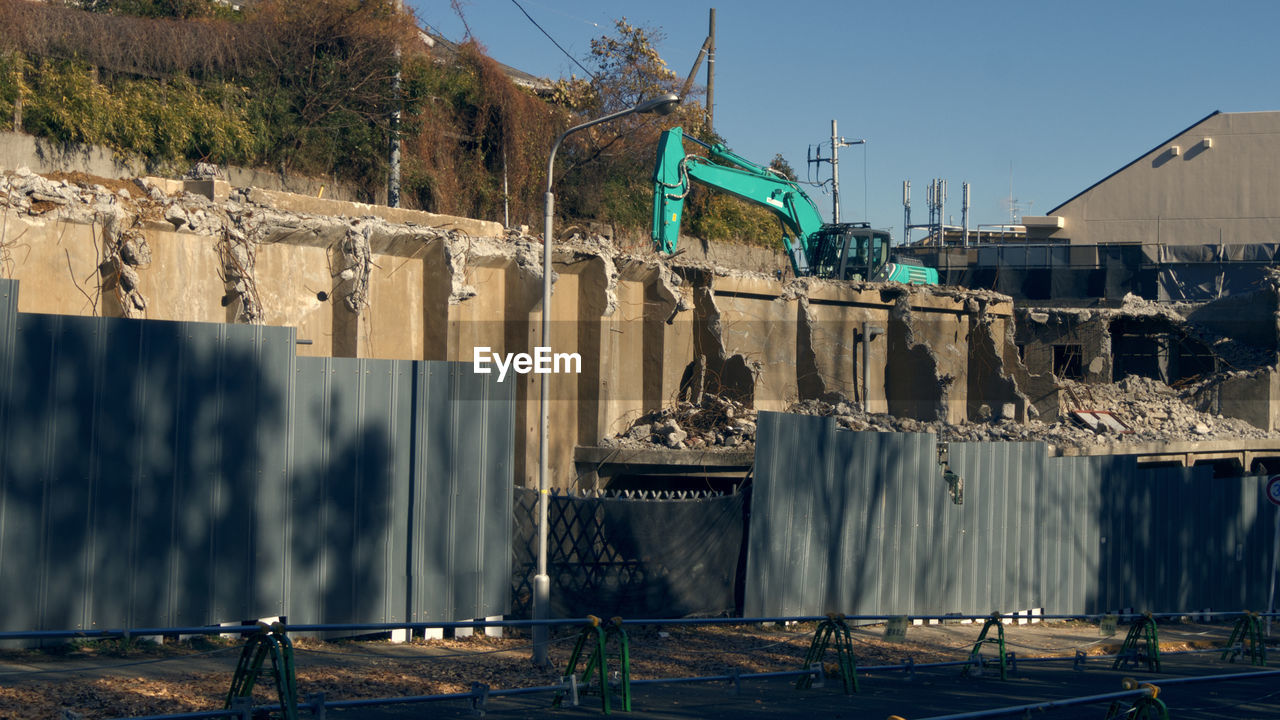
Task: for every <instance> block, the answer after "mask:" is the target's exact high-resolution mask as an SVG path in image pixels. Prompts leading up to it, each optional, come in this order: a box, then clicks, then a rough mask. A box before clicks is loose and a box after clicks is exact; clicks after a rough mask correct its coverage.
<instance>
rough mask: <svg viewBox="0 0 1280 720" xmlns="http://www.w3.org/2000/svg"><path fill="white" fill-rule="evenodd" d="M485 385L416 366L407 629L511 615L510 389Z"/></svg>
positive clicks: (448, 369) (455, 372)
mask: <svg viewBox="0 0 1280 720" xmlns="http://www.w3.org/2000/svg"><path fill="white" fill-rule="evenodd" d="M489 377H491V376H489ZM489 377H485V378H481V377H480V376H478V375H475V374H474V373H471V372H468V371H463V370H459V369H458V368H457V366H450V365H448V364H446V363H418V364H417V368H416V372H415V389H414V392H415V396H416V397H417V398H418V400H417V404H418V408H419V410H418V412H417V414H416V416H415V417H416V419H415V433H416V436H417V438H418V440H417V442H415V447H417V448H419V449H420V450H421V452H420V454H419V455H418V456H417V457H416V458H415V459H414V463H415V467H416V468H417V469H416V471H415V484H414V487H413V495H412V499H411V503H412V505H413V507H414V513H413V516H412V518H413V523H414V524H413V526H412V527H411V528H410V534H411V538H412V540H411V543H412V544H411V547H412V548H413V550H414V554H413V556H412V558H411V561H410V563H409V567H410V573H411V577H410V578H409V582H410V585H411V587H412V590H413V592H412V606H411V608H410V615H411V619H412V620H416V621H422V622H425V621H430V620H461V619H468V618H473V617H487V616H491V615H502V614H505V613H507V612H509V611H510V608H511V592H510V587H511V513H512V496H513V488H514V475H513V473H514V466H513V464H512V463H513V458H514V437H515V384H514V383H501V384H500V383H495V382H493V381H491V380H489Z"/></svg>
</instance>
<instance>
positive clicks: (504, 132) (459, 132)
mask: <svg viewBox="0 0 1280 720" xmlns="http://www.w3.org/2000/svg"><path fill="white" fill-rule="evenodd" d="M422 70H423V71H424V72H425V74H424V76H423V77H422V78H420V82H421V83H422V88H421V92H422V94H424V95H425V96H426V98H427V99H426V100H425V101H424V103H423V105H422V107H421V110H420V113H419V115H418V117H417V119H416V127H415V128H413V133H412V135H411V137H410V138H409V140H408V147H409V152H408V153H407V156H406V172H405V189H406V195H408V196H411V197H412V198H413V200H414V202H415V203H416V204H417V205H418V206H419V207H421V208H423V209H426V210H432V211H435V212H445V213H453V214H459V215H467V216H470V217H479V218H486V219H496V220H501V219H502V200H503V197H502V176H503V170H504V167H505V170H506V175H507V184H508V196H509V204H510V212H511V221H512V223H513V224H520V223H527V224H533V223H534V222H535V220H536V218H538V217H540V214H541V208H542V203H541V198H542V191H543V183H544V182H545V170H544V168H545V167H546V162H547V154H548V153H549V152H550V150H551V143H552V142H554V140H555V137H556V135H557V134H558V133H559V132H560V131H561V130H562V129H563V128H564V127H565V126H566V122H567V118H568V115H567V113H565V112H564V111H563V110H560V109H557V108H555V107H554V106H551V105H549V104H547V103H545V102H543V101H542V100H540V99H539V98H537V97H536V96H534V95H533V94H531V93H530V92H529V91H527V90H524V89H522V88H520V87H518V86H516V85H515V84H514V83H513V82H511V80H510V79H509V78H507V76H506V75H505V74H504V73H503V72H502V69H501V68H500V67H499V66H498V64H497V63H496V62H495V61H494V60H493V59H491V58H489V57H488V56H486V55H485V54H484V53H483V52H482V51H481V50H480V48H479V47H478V46H477V45H476V44H475V43H468V44H466V45H463V46H462V47H461V48H460V52H459V54H458V57H457V64H456V65H453V66H446V65H443V64H440V65H435V64H433V65H432V66H430V67H427V68H423V69H422Z"/></svg>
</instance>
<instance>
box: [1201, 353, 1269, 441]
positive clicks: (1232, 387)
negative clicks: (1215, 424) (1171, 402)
mask: <svg viewBox="0 0 1280 720" xmlns="http://www.w3.org/2000/svg"><path fill="white" fill-rule="evenodd" d="M1191 404H1192V406H1193V407H1194V408H1195V409H1197V410H1199V411H1200V412H1205V413H1211V414H1216V415H1222V416H1225V417H1232V418H1239V419H1241V420H1244V421H1245V422H1247V423H1249V424H1250V425H1253V426H1254V427H1256V428H1260V429H1262V430H1267V431H1272V430H1277V429H1280V373H1277V371H1276V369H1275V368H1273V367H1272V368H1263V369H1260V370H1255V371H1253V372H1233V373H1228V374H1226V375H1224V376H1222V377H1219V378H1216V379H1215V380H1213V381H1211V382H1208V383H1205V384H1204V385H1202V386H1201V387H1200V388H1198V389H1197V391H1196V392H1195V394H1194V395H1193V396H1192V398H1191Z"/></svg>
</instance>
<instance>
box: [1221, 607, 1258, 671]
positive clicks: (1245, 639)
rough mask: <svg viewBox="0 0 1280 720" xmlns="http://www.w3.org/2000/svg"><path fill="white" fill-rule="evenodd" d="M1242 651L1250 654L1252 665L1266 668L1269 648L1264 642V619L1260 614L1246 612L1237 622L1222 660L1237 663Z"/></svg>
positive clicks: (1223, 652)
mask: <svg viewBox="0 0 1280 720" xmlns="http://www.w3.org/2000/svg"><path fill="white" fill-rule="evenodd" d="M1241 651H1246V652H1248V653H1249V664H1250V665H1261V666H1262V667H1266V665H1267V646H1266V643H1265V642H1263V640H1262V619H1261V618H1259V617H1258V613H1255V612H1249V611H1248V610H1245V611H1244V615H1243V616H1241V618H1240V619H1239V620H1237V621H1236V627H1235V629H1234V630H1232V631H1231V639H1230V640H1228V641H1227V648H1226V649H1225V650H1223V651H1222V659H1223V660H1229V661H1231V662H1235V661H1236V656H1237V655H1239V654H1241Z"/></svg>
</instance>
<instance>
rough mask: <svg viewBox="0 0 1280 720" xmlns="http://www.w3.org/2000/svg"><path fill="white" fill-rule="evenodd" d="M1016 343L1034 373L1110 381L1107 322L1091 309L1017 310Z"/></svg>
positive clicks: (1108, 329) (1025, 362) (1090, 381)
mask: <svg viewBox="0 0 1280 720" xmlns="http://www.w3.org/2000/svg"><path fill="white" fill-rule="evenodd" d="M1016 322H1017V330H1016V334H1015V342H1016V343H1017V344H1018V345H1020V346H1021V347H1022V361H1023V363H1024V364H1026V366H1027V370H1028V371H1029V372H1030V373H1031V374H1033V375H1042V374H1050V375H1057V376H1059V377H1066V378H1069V379H1072V380H1081V381H1083V382H1087V383H1102V384H1105V383H1109V382H1111V380H1112V377H1111V370H1112V366H1111V359H1112V355H1111V333H1110V326H1109V323H1108V322H1107V321H1106V319H1104V317H1103V316H1102V315H1101V314H1100V313H1098V312H1096V311H1093V310H1058V309H1044V308H1029V309H1021V308H1020V309H1019V310H1018V311H1017V314H1016Z"/></svg>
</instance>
